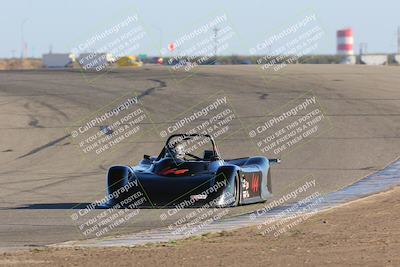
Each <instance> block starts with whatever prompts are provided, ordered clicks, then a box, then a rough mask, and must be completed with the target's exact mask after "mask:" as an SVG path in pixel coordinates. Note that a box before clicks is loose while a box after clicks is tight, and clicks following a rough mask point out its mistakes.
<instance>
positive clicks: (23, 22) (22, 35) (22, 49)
mask: <svg viewBox="0 0 400 267" xmlns="http://www.w3.org/2000/svg"><path fill="white" fill-rule="evenodd" d="M27 21H28V19H24V20H23V21H22V23H21V59H24V57H25V52H26V47H27V45H26V43H25V38H24V25H25V23H26V22H27Z"/></svg>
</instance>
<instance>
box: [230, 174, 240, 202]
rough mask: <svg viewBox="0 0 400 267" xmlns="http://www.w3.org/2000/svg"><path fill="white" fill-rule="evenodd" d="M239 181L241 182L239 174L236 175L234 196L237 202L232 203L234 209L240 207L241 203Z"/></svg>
mask: <svg viewBox="0 0 400 267" xmlns="http://www.w3.org/2000/svg"><path fill="white" fill-rule="evenodd" d="M239 181H240V179H239V174H236V177H235V185H234V187H233V194H234V198H235V201H234V202H233V203H232V207H236V206H239V202H240V182H239Z"/></svg>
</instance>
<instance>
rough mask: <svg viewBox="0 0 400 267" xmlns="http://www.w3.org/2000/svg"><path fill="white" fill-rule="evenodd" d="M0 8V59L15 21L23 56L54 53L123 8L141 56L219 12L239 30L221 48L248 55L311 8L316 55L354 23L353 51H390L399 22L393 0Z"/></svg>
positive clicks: (11, 45)
mask: <svg viewBox="0 0 400 267" xmlns="http://www.w3.org/2000/svg"><path fill="white" fill-rule="evenodd" d="M1 7H2V8H1V10H2V12H1V13H2V15H1V17H0V25H1V26H0V34H1V36H2V41H1V42H0V57H10V56H11V55H12V53H14V54H15V55H16V56H19V55H20V54H21V47H22V45H21V26H22V25H23V33H24V39H25V41H26V42H27V43H28V54H29V55H30V56H31V55H32V54H33V56H36V57H39V56H41V54H42V53H46V52H48V51H49V46H50V44H51V45H52V47H53V52H67V51H70V50H71V49H72V48H73V47H74V46H75V45H76V44H77V43H79V40H84V39H85V38H89V37H90V36H91V35H92V34H94V33H95V32H96V30H97V29H102V28H107V26H112V25H113V23H115V22H118V21H119V20H118V19H119V18H122V17H123V16H124V14H125V15H126V14H127V12H128V13H129V12H134V13H137V14H138V15H139V17H140V21H141V23H143V24H144V25H145V26H146V31H147V34H148V37H149V38H150V40H151V42H150V43H145V45H144V46H142V47H141V48H140V52H141V53H146V54H148V55H157V54H158V53H159V43H160V39H161V41H162V45H163V47H164V46H165V47H166V46H167V45H168V43H169V42H170V41H171V40H173V39H174V38H177V37H179V34H181V33H184V32H187V31H190V29H191V28H193V27H195V26H194V25H199V22H202V21H206V18H210V16H212V14H223V13H224V14H226V15H227V16H228V18H229V23H230V24H231V25H232V26H234V28H235V31H236V33H237V34H238V36H240V38H238V39H239V41H236V40H238V39H234V41H232V43H231V44H230V46H229V48H228V49H227V50H226V51H225V52H224V53H226V54H248V53H249V48H250V47H252V46H254V45H255V44H257V43H258V42H260V41H261V40H265V38H266V37H268V36H270V35H272V34H274V33H276V31H277V29H279V28H282V25H287V23H289V24H290V23H292V22H295V21H296V20H295V18H296V16H297V15H298V14H299V13H302V12H304V11H305V10H313V12H314V13H315V14H316V15H317V16H318V19H319V21H320V23H321V24H322V25H323V28H324V31H325V36H324V38H323V39H321V40H320V43H319V46H318V48H317V49H316V50H315V51H314V52H313V53H316V54H333V53H335V51H336V30H337V29H340V28H344V27H352V28H353V31H354V43H355V50H356V51H358V46H359V43H360V42H364V43H367V44H368V52H371V53H372V52H387V53H392V52H395V51H396V49H397V27H398V26H400V16H399V10H400V1H398V0H381V1H359V0H354V1H349V0H347V1H344V0H335V1H321V0H314V1H311V0H309V1H306V0H296V1H294V0H292V1H289V0H280V1H266V0H264V1H262V0H259V1H251V0H248V1H233V0H223V1H215V0H203V1H183V0H169V1H152V0H150V1H149V0H146V1H109V0H100V1H99V0H96V1H94V0H87V1H78V0H69V1H54V0H53V1H50V0H41V1H34V0H29V1H28V0H13V1H2V6H1ZM121 14H122V15H121ZM24 21H25V23H23V22H24ZM192 25H193V26H192ZM13 50H14V52H12V51H13Z"/></svg>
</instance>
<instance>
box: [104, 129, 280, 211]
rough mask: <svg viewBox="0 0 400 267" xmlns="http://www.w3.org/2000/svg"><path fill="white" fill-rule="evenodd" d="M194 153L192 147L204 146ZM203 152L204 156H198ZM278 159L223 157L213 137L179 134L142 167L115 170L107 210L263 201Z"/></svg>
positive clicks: (145, 159)
mask: <svg viewBox="0 0 400 267" xmlns="http://www.w3.org/2000/svg"><path fill="white" fill-rule="evenodd" d="M205 144H208V147H209V148H210V149H206V150H202V149H201V152H202V153H201V152H200V153H201V154H200V155H195V154H194V152H193V147H201V148H202V147H204V146H205ZM197 154H199V152H198V153H197ZM279 162H280V160H279V159H267V158H266V157H262V156H256V157H244V158H236V159H229V160H227V159H223V158H222V157H221V155H220V153H219V151H218V149H217V146H216V144H215V141H214V139H213V137H212V136H210V135H208V134H174V135H171V136H170V137H169V138H168V140H167V141H166V144H165V146H164V147H163V149H162V150H161V152H160V154H159V155H158V156H148V155H144V157H143V160H141V161H140V163H139V165H137V166H133V167H131V166H112V167H110V168H109V170H108V175H107V195H106V198H105V199H106V200H107V202H106V203H105V204H104V205H103V206H105V207H108V208H110V207H114V208H115V207H128V208H133V207H140V206H145V207H153V208H162V207H168V206H175V207H179V208H188V207H195V206H210V207H232V206H238V205H242V204H250V203H257V202H264V201H266V200H267V199H268V198H269V197H270V196H271V195H272V187H271V170H270V166H271V164H272V163H279Z"/></svg>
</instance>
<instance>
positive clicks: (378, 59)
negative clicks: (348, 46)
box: [360, 55, 388, 65]
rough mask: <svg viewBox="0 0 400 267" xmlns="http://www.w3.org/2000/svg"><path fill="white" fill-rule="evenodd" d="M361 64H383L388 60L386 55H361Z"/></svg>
mask: <svg viewBox="0 0 400 267" xmlns="http://www.w3.org/2000/svg"><path fill="white" fill-rule="evenodd" d="M360 60H361V64H366V65H385V64H387V62H388V56H387V55H362V56H361V57H360Z"/></svg>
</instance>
